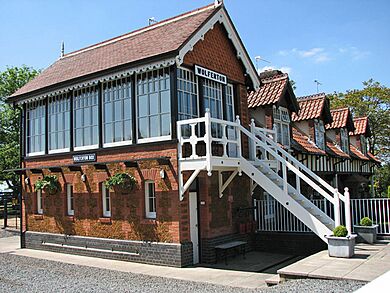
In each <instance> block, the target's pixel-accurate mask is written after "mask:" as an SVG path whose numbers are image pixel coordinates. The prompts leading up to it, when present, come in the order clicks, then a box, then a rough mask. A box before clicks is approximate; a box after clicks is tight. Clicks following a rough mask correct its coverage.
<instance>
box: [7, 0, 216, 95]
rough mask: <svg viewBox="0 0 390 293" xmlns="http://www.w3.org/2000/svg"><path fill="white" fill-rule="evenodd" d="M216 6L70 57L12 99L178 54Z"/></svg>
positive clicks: (126, 35)
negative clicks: (162, 56) (124, 66)
mask: <svg viewBox="0 0 390 293" xmlns="http://www.w3.org/2000/svg"><path fill="white" fill-rule="evenodd" d="M220 7H222V5H221V6H217V8H215V6H214V4H211V5H208V6H205V7H203V8H199V9H196V10H193V11H190V12H187V13H184V14H181V15H179V16H176V17H173V18H170V19H167V20H164V21H160V22H158V23H156V24H153V25H150V26H147V27H145V28H142V29H139V30H136V31H133V32H130V33H127V34H124V35H122V36H119V37H116V38H113V39H110V40H107V41H104V42H101V43H98V44H95V45H92V46H89V47H87V48H84V49H81V50H78V51H75V52H72V53H68V54H66V55H64V56H63V57H62V58H60V59H59V60H57V61H56V62H54V63H53V64H52V65H51V66H49V67H48V68H46V69H45V70H44V71H43V72H42V73H41V74H39V75H38V76H37V77H36V78H34V79H33V80H32V81H30V82H29V83H27V84H26V85H25V86H23V87H22V88H20V89H19V90H18V91H16V92H15V93H14V94H13V95H12V96H11V97H15V96H19V95H22V94H26V93H30V92H33V91H35V90H38V89H42V88H46V87H49V86H52V85H54V84H58V83H62V82H65V81H69V80H73V79H76V78H80V77H82V76H86V75H90V74H93V73H96V72H99V71H102V70H107V69H109V68H114V67H117V66H120V65H125V64H129V63H132V62H135V61H139V60H143V59H147V58H152V57H156V56H159V55H162V54H169V53H172V54H173V52H175V51H176V50H178V49H179V48H180V47H181V46H182V45H183V44H184V43H185V42H186V41H187V40H188V39H189V38H190V37H191V36H192V35H193V34H194V33H195V32H196V31H197V30H198V28H199V27H200V26H201V25H202V24H203V23H204V22H205V21H207V20H208V18H209V17H211V15H212V14H213V13H214V12H216V11H217V10H218V9H220Z"/></svg>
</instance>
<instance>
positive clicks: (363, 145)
mask: <svg viewBox="0 0 390 293" xmlns="http://www.w3.org/2000/svg"><path fill="white" fill-rule="evenodd" d="M360 147H361V151H362V153H363V154H365V155H366V154H367V138H366V137H365V136H364V135H361V136H360Z"/></svg>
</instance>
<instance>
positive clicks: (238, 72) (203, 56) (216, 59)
mask: <svg viewBox="0 0 390 293" xmlns="http://www.w3.org/2000/svg"><path fill="white" fill-rule="evenodd" d="M184 64H186V65H190V66H192V65H194V64H198V65H201V66H204V67H206V68H208V69H211V70H215V71H217V72H220V73H223V74H226V75H227V76H228V78H229V79H231V80H233V81H235V82H238V83H242V84H244V83H245V77H244V71H243V66H242V64H241V62H240V61H239V60H238V59H237V54H236V49H235V48H234V46H233V44H232V43H231V41H230V40H229V38H228V37H227V33H226V30H225V28H224V27H223V25H221V24H219V23H217V24H215V25H214V28H213V29H211V30H209V31H208V32H207V33H206V35H205V37H204V40H203V41H202V40H200V41H199V42H198V43H196V44H195V46H194V48H193V50H192V51H190V52H188V53H187V54H186V55H185V56H184Z"/></svg>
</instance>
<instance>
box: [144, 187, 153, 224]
mask: <svg viewBox="0 0 390 293" xmlns="http://www.w3.org/2000/svg"><path fill="white" fill-rule="evenodd" d="M145 216H146V218H148V219H155V218H156V191H155V185H154V182H153V181H146V182H145Z"/></svg>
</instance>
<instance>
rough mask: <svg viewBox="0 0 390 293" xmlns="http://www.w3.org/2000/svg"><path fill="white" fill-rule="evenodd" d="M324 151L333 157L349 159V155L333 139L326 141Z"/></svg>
mask: <svg viewBox="0 0 390 293" xmlns="http://www.w3.org/2000/svg"><path fill="white" fill-rule="evenodd" d="M326 152H327V153H328V154H330V155H331V156H334V157H340V158H344V159H349V158H350V157H349V155H348V154H346V153H344V152H343V151H342V150H341V149H340V148H339V147H338V146H337V145H336V144H335V143H334V142H333V141H327V142H326Z"/></svg>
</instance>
